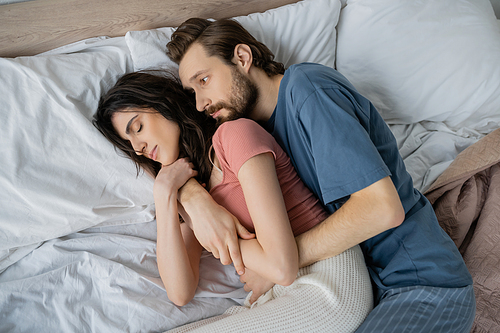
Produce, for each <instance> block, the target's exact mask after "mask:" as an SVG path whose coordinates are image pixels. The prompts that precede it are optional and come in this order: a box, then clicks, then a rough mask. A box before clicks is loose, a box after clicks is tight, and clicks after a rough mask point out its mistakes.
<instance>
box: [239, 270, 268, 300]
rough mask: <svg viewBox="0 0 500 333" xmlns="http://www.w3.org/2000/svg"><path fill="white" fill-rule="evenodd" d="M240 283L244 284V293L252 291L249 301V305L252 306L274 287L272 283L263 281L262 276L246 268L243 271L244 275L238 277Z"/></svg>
mask: <svg viewBox="0 0 500 333" xmlns="http://www.w3.org/2000/svg"><path fill="white" fill-rule="evenodd" d="M240 281H241V282H242V283H244V284H245V286H244V287H243V289H245V291H248V292H250V291H253V293H252V296H250V300H249V302H250V304H253V303H254V302H255V301H256V300H257V299H258V298H259V297H260V296H261V295H264V294H265V293H266V292H267V291H268V290H270V289H271V288H272V287H273V286H274V283H272V282H271V281H269V280H266V279H264V278H263V277H262V276H260V275H259V274H257V273H255V272H254V271H252V270H250V269H248V268H247V269H246V270H245V274H243V275H241V276H240Z"/></svg>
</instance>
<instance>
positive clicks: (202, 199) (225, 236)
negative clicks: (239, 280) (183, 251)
mask: <svg viewBox="0 0 500 333" xmlns="http://www.w3.org/2000/svg"><path fill="white" fill-rule="evenodd" d="M178 199H179V201H180V202H181V204H182V206H183V207H184V209H185V212H186V214H187V216H188V217H189V219H190V221H191V224H192V228H193V230H194V233H195V235H196V238H197V239H198V241H199V242H200V244H201V245H202V246H203V247H204V248H205V249H207V251H210V252H211V253H212V254H213V255H214V257H216V258H220V261H221V263H222V264H223V265H229V264H231V262H232V263H234V268H235V269H236V271H237V272H238V274H240V275H241V274H243V273H244V272H245V267H244V265H243V261H242V259H241V254H240V248H239V243H238V235H239V236H240V237H241V238H244V239H251V238H254V237H255V235H254V234H252V233H250V232H249V231H248V230H246V229H245V227H243V226H242V225H241V224H240V222H239V221H238V219H237V218H236V217H234V215H232V214H231V213H229V212H228V211H227V210H226V209H224V208H223V207H221V206H220V205H219V204H217V203H216V202H215V201H214V200H213V198H212V197H211V196H210V194H209V193H208V192H207V191H206V190H205V189H204V188H203V187H202V186H201V185H200V184H198V182H197V181H196V180H195V179H193V178H191V179H190V180H188V181H187V183H186V184H185V185H184V186H183V187H181V188H180V189H179V196H178Z"/></svg>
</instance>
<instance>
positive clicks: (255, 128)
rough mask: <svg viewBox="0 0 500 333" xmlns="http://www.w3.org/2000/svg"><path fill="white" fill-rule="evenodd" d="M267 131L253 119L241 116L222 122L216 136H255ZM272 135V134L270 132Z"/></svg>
mask: <svg viewBox="0 0 500 333" xmlns="http://www.w3.org/2000/svg"><path fill="white" fill-rule="evenodd" d="M264 133H267V131H266V130H265V129H264V128H263V127H262V126H260V125H259V124H258V123H256V122H255V121H253V120H251V119H247V118H240V119H236V120H230V121H226V122H224V123H222V124H221V125H220V126H219V127H218V128H217V131H216V132H215V136H216V137H218V138H223V137H225V136H231V137H234V136H238V137H239V136H247V135H250V136H253V135H266V134H264ZM269 135H270V134H269Z"/></svg>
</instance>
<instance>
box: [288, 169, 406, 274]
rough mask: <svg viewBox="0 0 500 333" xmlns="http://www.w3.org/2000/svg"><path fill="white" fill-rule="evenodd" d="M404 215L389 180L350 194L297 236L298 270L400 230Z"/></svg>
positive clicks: (385, 179)
mask: <svg viewBox="0 0 500 333" xmlns="http://www.w3.org/2000/svg"><path fill="white" fill-rule="evenodd" d="M404 218H405V212H404V209H403V205H402V204H401V200H400V199H399V195H398V192H397V190H396V188H395V187H394V184H393V183H392V180H391V178H390V177H385V178H383V179H381V180H379V181H377V182H375V183H373V184H372V185H370V186H368V187H366V188H364V189H362V190H360V191H358V192H355V193H353V194H351V197H350V198H349V200H347V201H346V202H345V203H344V204H343V205H342V207H340V209H338V210H337V211H336V212H334V213H333V214H332V215H330V216H329V217H328V218H327V219H325V220H324V221H323V222H322V223H320V224H318V225H317V226H315V227H314V228H312V229H310V230H308V231H306V232H305V233H303V234H301V235H299V236H297V237H296V238H295V240H296V241H297V246H298V249H299V267H305V266H307V265H310V264H312V263H314V262H316V261H319V260H322V259H326V258H329V257H333V256H336V255H338V254H340V253H342V252H344V251H345V250H347V249H349V248H351V247H353V246H354V245H357V244H359V243H361V242H363V241H365V240H367V239H370V238H372V237H374V236H376V235H378V234H380V233H382V232H384V231H386V230H389V229H391V228H394V227H397V226H399V225H400V224H401V223H402V222H403V221H404Z"/></svg>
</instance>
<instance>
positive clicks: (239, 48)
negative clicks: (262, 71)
mask: <svg viewBox="0 0 500 333" xmlns="http://www.w3.org/2000/svg"><path fill="white" fill-rule="evenodd" d="M233 62H234V63H235V64H236V65H237V66H240V67H241V68H242V69H243V70H244V71H245V72H247V73H248V71H249V70H250V67H251V66H252V62H253V56H252V49H250V46H248V45H246V44H238V45H236V46H235V47H234V55H233Z"/></svg>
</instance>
